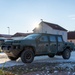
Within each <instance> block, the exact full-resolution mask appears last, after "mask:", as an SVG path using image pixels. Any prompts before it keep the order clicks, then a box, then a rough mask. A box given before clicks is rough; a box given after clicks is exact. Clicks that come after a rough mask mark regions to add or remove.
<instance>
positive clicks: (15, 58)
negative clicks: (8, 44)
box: [8, 56, 18, 61]
mask: <svg viewBox="0 0 75 75" xmlns="http://www.w3.org/2000/svg"><path fill="white" fill-rule="evenodd" d="M8 58H9V59H10V60H12V61H16V60H17V59H18V57H10V56H8Z"/></svg>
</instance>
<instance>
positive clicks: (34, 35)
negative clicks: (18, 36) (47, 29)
mask: <svg viewBox="0 0 75 75" xmlns="http://www.w3.org/2000/svg"><path fill="white" fill-rule="evenodd" d="M39 35H40V34H31V35H28V36H26V37H25V38H24V39H36V38H38V37H39Z"/></svg>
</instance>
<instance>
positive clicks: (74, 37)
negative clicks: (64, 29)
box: [68, 31, 75, 44]
mask: <svg viewBox="0 0 75 75" xmlns="http://www.w3.org/2000/svg"><path fill="white" fill-rule="evenodd" d="M68 41H69V42H73V43H74V44H75V31H70V32H68Z"/></svg>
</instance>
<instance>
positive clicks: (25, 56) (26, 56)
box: [21, 48, 34, 63]
mask: <svg viewBox="0 0 75 75" xmlns="http://www.w3.org/2000/svg"><path fill="white" fill-rule="evenodd" d="M33 59H34V52H33V51H32V49H31V48H30V49H27V50H25V51H24V52H23V53H22V54H21V60H22V62H23V63H31V62H32V61H33Z"/></svg>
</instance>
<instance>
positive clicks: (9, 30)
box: [7, 27, 10, 35]
mask: <svg viewBox="0 0 75 75" xmlns="http://www.w3.org/2000/svg"><path fill="white" fill-rule="evenodd" d="M7 28H8V34H9V35H10V27H7Z"/></svg>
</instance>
